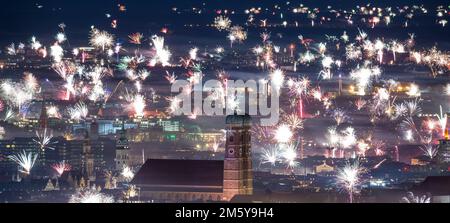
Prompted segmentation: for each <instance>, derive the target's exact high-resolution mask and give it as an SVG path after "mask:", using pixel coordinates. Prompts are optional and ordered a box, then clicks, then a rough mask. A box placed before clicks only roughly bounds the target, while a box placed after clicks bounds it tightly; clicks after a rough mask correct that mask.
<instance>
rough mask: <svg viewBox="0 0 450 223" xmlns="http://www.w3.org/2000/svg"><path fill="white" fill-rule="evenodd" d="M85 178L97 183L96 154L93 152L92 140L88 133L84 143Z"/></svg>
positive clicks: (83, 164)
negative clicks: (95, 170)
mask: <svg viewBox="0 0 450 223" xmlns="http://www.w3.org/2000/svg"><path fill="white" fill-rule="evenodd" d="M82 156H83V159H82V161H83V162H82V166H83V172H82V174H83V176H84V177H86V179H88V180H90V181H95V175H94V153H93V152H92V147H91V140H90V138H89V134H88V133H87V131H86V136H85V138H84V141H83V155H82Z"/></svg>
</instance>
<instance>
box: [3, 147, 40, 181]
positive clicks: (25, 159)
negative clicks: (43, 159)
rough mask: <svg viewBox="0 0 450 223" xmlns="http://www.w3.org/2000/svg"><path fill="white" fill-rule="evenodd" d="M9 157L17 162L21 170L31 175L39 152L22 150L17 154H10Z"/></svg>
mask: <svg viewBox="0 0 450 223" xmlns="http://www.w3.org/2000/svg"><path fill="white" fill-rule="evenodd" d="M8 158H9V159H11V160H12V161H14V162H15V163H17V164H18V165H19V166H20V167H21V170H19V171H20V172H22V173H24V174H27V175H29V174H30V172H31V169H33V167H34V164H35V163H36V160H37V158H38V154H34V153H31V152H30V153H27V152H26V151H22V152H20V153H18V154H16V155H11V156H8Z"/></svg>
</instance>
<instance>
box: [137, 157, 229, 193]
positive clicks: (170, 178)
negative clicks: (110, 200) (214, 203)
mask: <svg viewBox="0 0 450 223" xmlns="http://www.w3.org/2000/svg"><path fill="white" fill-rule="evenodd" d="M223 168H224V164H223V161H214V160H157V159H154V160H153V159H152V160H147V162H146V163H145V164H144V165H143V166H142V168H141V169H140V170H139V172H138V173H137V174H136V175H135V177H134V179H133V180H132V182H131V184H135V185H140V186H153V187H155V186H156V187H157V186H166V185H167V186H201V187H211V186H212V187H222V186H223Z"/></svg>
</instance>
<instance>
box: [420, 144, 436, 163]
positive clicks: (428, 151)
mask: <svg viewBox="0 0 450 223" xmlns="http://www.w3.org/2000/svg"><path fill="white" fill-rule="evenodd" d="M420 149H421V150H422V151H423V153H424V155H425V156H426V157H428V158H429V159H430V160H433V159H434V158H435V157H436V156H437V155H438V152H439V151H438V149H437V148H436V147H434V146H433V145H429V144H428V145H424V146H421V147H420Z"/></svg>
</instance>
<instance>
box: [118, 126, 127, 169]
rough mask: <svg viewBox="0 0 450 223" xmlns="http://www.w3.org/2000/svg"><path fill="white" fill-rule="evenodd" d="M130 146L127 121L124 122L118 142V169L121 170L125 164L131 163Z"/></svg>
mask: <svg viewBox="0 0 450 223" xmlns="http://www.w3.org/2000/svg"><path fill="white" fill-rule="evenodd" d="M129 152H130V148H129V146H128V139H127V132H126V130H125V123H124V122H122V130H121V131H120V133H119V138H118V139H117V142H116V159H115V161H116V170H118V171H120V170H122V169H123V168H124V166H128V165H129V161H130V157H129Z"/></svg>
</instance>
